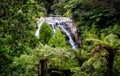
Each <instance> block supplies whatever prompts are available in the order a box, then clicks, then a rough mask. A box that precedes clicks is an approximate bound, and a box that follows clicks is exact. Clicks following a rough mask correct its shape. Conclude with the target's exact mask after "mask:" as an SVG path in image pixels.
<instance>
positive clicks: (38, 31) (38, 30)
mask: <svg viewBox="0 0 120 76" xmlns="http://www.w3.org/2000/svg"><path fill="white" fill-rule="evenodd" d="M43 22H44V21H38V29H37V30H36V32H35V36H37V37H38V38H39V37H40V27H41V26H42V23H43Z"/></svg>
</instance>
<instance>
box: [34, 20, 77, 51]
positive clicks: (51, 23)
mask: <svg viewBox="0 0 120 76" xmlns="http://www.w3.org/2000/svg"><path fill="white" fill-rule="evenodd" d="M44 21H46V22H47V21H48V24H50V25H51V27H52V30H53V34H54V33H55V30H56V26H58V27H59V28H60V29H61V31H62V32H64V34H65V35H66V36H67V37H68V41H69V44H70V45H71V47H72V49H74V50H77V49H76V45H75V42H74V40H73V39H72V36H71V33H70V32H69V31H68V30H67V29H66V28H65V24H63V22H61V21H60V20H57V19H55V20H54V21H55V22H51V21H50V22H49V20H40V21H38V29H37V30H36V33H35V36H37V37H38V38H39V37H40V34H39V33H40V27H41V25H42V23H43V22H44Z"/></svg>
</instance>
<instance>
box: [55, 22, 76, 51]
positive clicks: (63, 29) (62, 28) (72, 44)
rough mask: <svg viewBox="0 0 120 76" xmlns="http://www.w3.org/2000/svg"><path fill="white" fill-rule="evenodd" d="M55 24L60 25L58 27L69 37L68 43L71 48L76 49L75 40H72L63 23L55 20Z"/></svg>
mask: <svg viewBox="0 0 120 76" xmlns="http://www.w3.org/2000/svg"><path fill="white" fill-rule="evenodd" d="M57 24H58V26H59V27H60V29H61V30H62V31H63V32H64V33H65V34H66V35H67V36H68V38H69V43H70V45H71V47H72V49H74V50H76V45H75V42H74V40H73V39H72V36H71V34H70V33H69V32H68V31H67V30H66V29H65V27H64V24H63V23H60V22H59V21H57Z"/></svg>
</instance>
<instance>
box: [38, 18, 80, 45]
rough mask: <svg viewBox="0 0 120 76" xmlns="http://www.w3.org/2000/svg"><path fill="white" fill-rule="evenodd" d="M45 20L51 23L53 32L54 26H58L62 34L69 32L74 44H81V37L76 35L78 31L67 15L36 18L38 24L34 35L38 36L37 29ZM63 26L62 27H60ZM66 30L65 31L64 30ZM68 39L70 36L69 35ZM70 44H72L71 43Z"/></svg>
mask: <svg viewBox="0 0 120 76" xmlns="http://www.w3.org/2000/svg"><path fill="white" fill-rule="evenodd" d="M44 21H46V22H47V23H48V24H50V25H51V27H52V29H53V32H55V27H56V26H60V29H61V31H62V32H63V33H64V34H67V36H69V34H68V32H69V33H70V36H71V37H72V39H73V41H74V42H75V44H76V45H77V46H78V47H79V46H80V44H81V38H80V37H79V36H78V31H77V28H76V25H75V24H74V22H73V20H72V19H70V18H67V17H45V18H40V19H38V22H39V26H38V29H37V31H36V36H37V35H38V36H39V30H40V26H41V24H42V23H43V22H44ZM61 26H63V27H64V28H63V27H61ZM65 29H66V30H67V32H66V30H65ZM69 39H70V37H69ZM71 45H72V44H71Z"/></svg>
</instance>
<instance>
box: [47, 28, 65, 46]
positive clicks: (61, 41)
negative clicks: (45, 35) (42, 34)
mask: <svg viewBox="0 0 120 76" xmlns="http://www.w3.org/2000/svg"><path fill="white" fill-rule="evenodd" d="M49 45H51V46H52V47H66V40H65V36H64V35H63V34H62V33H61V31H60V29H59V28H58V27H57V28H56V32H55V34H54V35H53V36H52V37H51V38H50V40H49Z"/></svg>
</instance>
